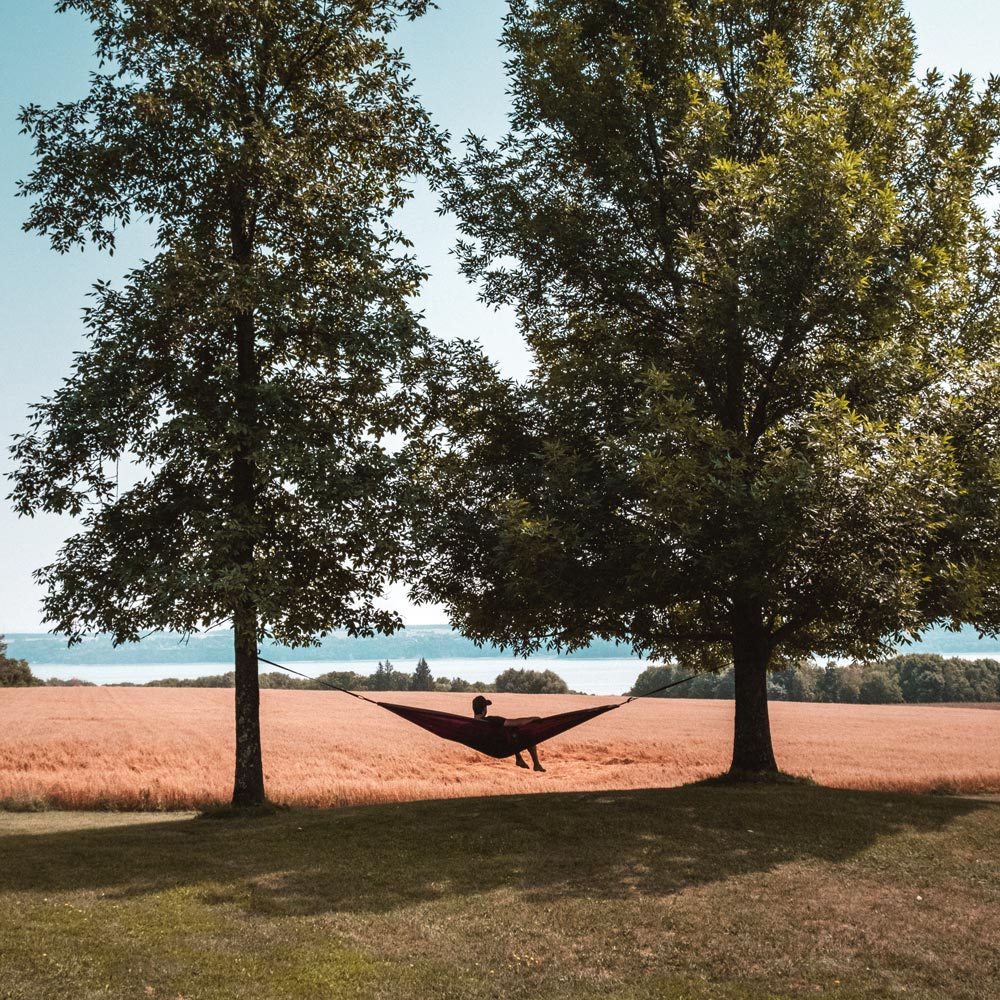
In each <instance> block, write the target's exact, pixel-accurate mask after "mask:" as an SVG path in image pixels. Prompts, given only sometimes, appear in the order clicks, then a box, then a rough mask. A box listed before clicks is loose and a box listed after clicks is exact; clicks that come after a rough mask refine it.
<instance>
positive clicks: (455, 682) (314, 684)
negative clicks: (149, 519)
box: [118, 658, 573, 694]
mask: <svg viewBox="0 0 1000 1000" xmlns="http://www.w3.org/2000/svg"><path fill="white" fill-rule="evenodd" d="M234 685H235V675H234V674H233V673H232V671H230V672H229V673H226V674H217V675H215V676H212V677H195V678H192V679H190V680H184V679H178V678H176V677H168V678H166V679H165V680H160V681H149V682H148V683H147V684H121V685H118V686H119V687H233V686H234ZM260 686H261V687H262V688H266V689H272V690H280V691H320V690H324V689H327V688H328V687H331V686H332V687H338V688H344V689H345V690H347V691H458V692H464V691H469V692H474V693H478V692H500V693H502V694H504V693H505V694H571V693H573V692H571V691H570V690H569V687H568V686H567V684H566V682H565V681H564V680H563V679H562V678H561V677H560V676H559V675H558V674H556V673H554V672H553V671H551V670H518V669H516V668H513V667H512V668H511V669H509V670H505V671H503V673H501V674H498V675H497V677H496V679H495V680H494V681H493V683H492V684H490V683H486V682H484V681H467V680H463V679H462V678H461V677H434V675H433V674H432V673H431V669H430V665H429V664H428V663H427V661H426V660H425V659H423V658H421V660H420V662H419V663H418V664H417V667H416V670H414V671H413V673H407V672H406V671H405V670H397V669H396V668H395V667H394V666H393V665H392V663H391V662H390V661H389V660H386V661H385V662H384V663H383V662H379V665H378V667H377V668H376V670H375V673H373V674H358V673H355V672H354V671H353V670H333V671H330V672H329V673H325V674H319V675H318V676H317V677H316V678H314V679H310V680H306V679H304V678H299V677H293V676H291V675H290V674H285V673H281V672H279V671H274V672H273V673H267V674H261V675H260Z"/></svg>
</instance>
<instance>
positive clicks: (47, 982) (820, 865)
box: [0, 786, 1000, 1000]
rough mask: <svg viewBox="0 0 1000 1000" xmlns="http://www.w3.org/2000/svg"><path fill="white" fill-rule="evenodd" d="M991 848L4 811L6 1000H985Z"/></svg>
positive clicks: (761, 802) (993, 898) (837, 817)
mask: <svg viewBox="0 0 1000 1000" xmlns="http://www.w3.org/2000/svg"><path fill="white" fill-rule="evenodd" d="M998 835H1000V803H996V802H988V801H977V800H972V799H957V798H955V799H952V798H941V797H906V796H897V795H884V794H877V793H863V792H847V791H839V790H832V789H825V788H818V787H806V786H773V787H772V786H768V787H752V788H740V787H725V786H721V787H705V786H689V787H685V788H673V789H663V790H651V791H638V792H605V793H586V794H562V795H532V796H522V797H507V798H487V799H482V798H480V799H464V800H463V799H457V800H456V799H452V800H447V801H437V802H417V803H412V804H405V805H392V806H370V807H358V808H352V809H343V810H337V811H306V810H294V811H287V812H278V813H277V814H275V815H272V816H265V817H259V818H255V819H245V818H239V819H205V818H198V817H194V816H191V815H190V814H187V815H170V814H167V815H160V816H156V815H149V814H146V815H142V814H115V813H105V814H99V813H59V812H44V813H0V997H2V998H3V1000H15V998H16V1000H41V998H45V1000H50V998H63V997H65V998H70V1000H86V998H90V997H115V998H118V997H120V998H146V997H159V998H167V1000H177V998H178V997H183V998H184V1000H216V998H218V1000H222V998H226V1000H229V998H255V1000H284V998H309V1000H320V998H338V1000H339V998H344V1000H347V998H351V1000H354V998H358V1000H361V998H365V1000H367V998H376V997H385V998H390V997H391V998H401V1000H411V998H412V1000H431V998H433V1000H451V998H454V1000H465V998H470V1000H471V998H525V1000H528V998H530V1000H549V998H551V1000H557V998H587V1000H589V998H596V997H607V998H616V1000H646V998H663V1000H682V998H683V1000H709V998H713V1000H748V998H761V1000H764V998H783V997H800V996H816V995H824V996H831V997H838V998H841V1000H860V998H866V1000H875V998H884V997H897V996H898V997H906V998H911V1000H914V998H916V1000H919V998H925V1000H941V998H977V1000H979V998H981V1000H995V998H996V997H998V996H1000V958H998V956H1000V919H998V918H1000V857H998V843H1000V836H998Z"/></svg>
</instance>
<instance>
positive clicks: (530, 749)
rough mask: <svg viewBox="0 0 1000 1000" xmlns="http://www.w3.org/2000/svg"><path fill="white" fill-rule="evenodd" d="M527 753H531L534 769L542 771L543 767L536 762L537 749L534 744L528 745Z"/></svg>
mask: <svg viewBox="0 0 1000 1000" xmlns="http://www.w3.org/2000/svg"><path fill="white" fill-rule="evenodd" d="M528 753H530V754H531V762H532V764H534V765H535V770H536V771H544V770H545V768H544V767H542V765H541V764H540V763H539V762H538V751H537V750H536V749H535V747H534V745H532V746H530V747H528ZM524 766H525V767H527V766H528V765H527V764H525V765H524Z"/></svg>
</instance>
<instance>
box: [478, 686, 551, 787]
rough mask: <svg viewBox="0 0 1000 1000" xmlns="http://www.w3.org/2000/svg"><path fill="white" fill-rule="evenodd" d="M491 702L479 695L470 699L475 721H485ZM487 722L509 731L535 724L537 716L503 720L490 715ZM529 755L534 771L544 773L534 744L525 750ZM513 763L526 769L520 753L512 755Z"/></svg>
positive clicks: (497, 716)
mask: <svg viewBox="0 0 1000 1000" xmlns="http://www.w3.org/2000/svg"><path fill="white" fill-rule="evenodd" d="M492 704H493V702H492V701H490V700H489V699H488V698H484V697H483V696H482V695H481V694H477V695H476V697H475V698H473V699H472V714H473V715H474V716H475V717H476V718H477V719H486V707H487V706H488V705H492ZM486 721H487V722H492V723H493V724H494V725H495V726H506V727H507V728H509V729H516V728H517V727H518V726H523V725H524V724H525V723H526V722H537V721H538V716H529V717H527V718H524V719H505V718H504V717H503V716H502V715H491V716H490V717H489V718H488V719H486ZM525 749H526V750H527V751H528V753H529V754H531V762H532V763H533V764H534V769H535V770H536V771H544V770H545V768H544V767H542V765H541V764H540V763H539V762H538V750H537V749H536V748H535V744H534V743H532V744H531V746H529V747H526V748H525ZM514 762H515V763H516V764H517V766H518V767H527V766H528V765H527V764H526V763H525V760H524V758H523V757H522V756H521V751H520V750H519V751H518V752H517V753H516V754H514Z"/></svg>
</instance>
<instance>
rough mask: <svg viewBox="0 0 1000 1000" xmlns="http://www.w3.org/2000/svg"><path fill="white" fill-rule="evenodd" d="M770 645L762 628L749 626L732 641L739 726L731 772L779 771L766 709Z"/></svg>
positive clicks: (735, 734) (736, 731)
mask: <svg viewBox="0 0 1000 1000" xmlns="http://www.w3.org/2000/svg"><path fill="white" fill-rule="evenodd" d="M770 659H771V649H770V644H769V642H768V640H767V636H766V634H765V633H764V632H763V630H762V629H760V628H759V627H757V628H755V627H753V626H747V627H746V630H745V631H741V633H740V634H738V635H737V636H736V637H735V638H734V640H733V667H734V670H735V674H736V726H735V733H734V736H733V760H732V763H731V764H730V768H729V770H730V773H744V772H772V773H775V772H777V770H778V765H777V763H776V761H775V759H774V749H773V748H772V746H771V720H770V717H769V715H768V706H767V666H768V663H769V662H770Z"/></svg>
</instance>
